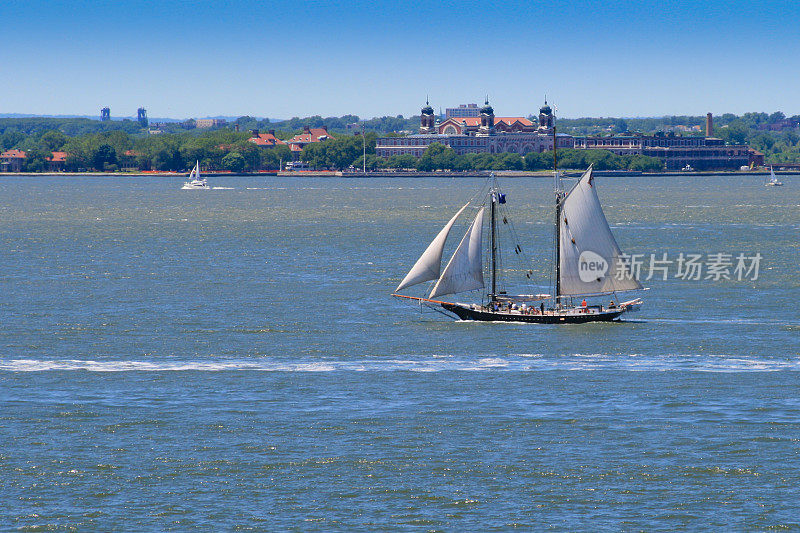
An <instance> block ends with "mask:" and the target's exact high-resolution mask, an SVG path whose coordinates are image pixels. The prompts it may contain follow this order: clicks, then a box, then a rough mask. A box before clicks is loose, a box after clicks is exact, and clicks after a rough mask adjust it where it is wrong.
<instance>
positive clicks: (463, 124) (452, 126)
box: [437, 117, 536, 135]
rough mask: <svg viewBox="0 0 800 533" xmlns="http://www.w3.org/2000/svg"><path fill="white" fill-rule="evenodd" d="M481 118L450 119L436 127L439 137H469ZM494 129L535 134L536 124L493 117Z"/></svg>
mask: <svg viewBox="0 0 800 533" xmlns="http://www.w3.org/2000/svg"><path fill="white" fill-rule="evenodd" d="M480 125H481V117H451V118H448V119H447V120H445V121H444V122H441V123H440V124H439V125H438V126H437V131H438V132H439V134H440V135H469V134H470V133H476V132H477V131H478V129H479V128H480ZM494 129H495V131H496V132H502V133H521V132H535V131H536V124H534V123H533V122H531V121H530V120H528V119H527V118H525V117H495V119H494Z"/></svg>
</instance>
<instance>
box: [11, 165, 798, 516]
mask: <svg viewBox="0 0 800 533" xmlns="http://www.w3.org/2000/svg"><path fill="white" fill-rule="evenodd" d="M216 181H217V183H215V185H218V187H219V188H217V189H215V190H212V191H181V190H179V188H180V182H181V180H180V178H176V179H164V178H128V179H114V178H60V177H42V178H2V179H0V243H2V245H3V253H2V254H0V295H2V297H1V298H0V310H1V311H0V312H1V313H2V314H1V315H0V318H2V328H1V329H0V493H1V494H2V502H3V504H2V505H0V529H3V530H23V531H51V530H79V531H86V530H97V531H110V530H131V531H144V530H148V531H150V530H153V531H162V530H187V529H193V528H198V529H202V530H208V531H220V530H264V531H273V530H286V529H289V530H303V531H330V530H348V531H350V530H424V531H428V530H450V531H453V530H455V531H464V530H475V531H477V530H506V529H512V528H519V529H522V530H531V529H533V530H539V529H546V528H556V529H569V530H598V529H613V530H619V529H626V530H672V529H680V528H685V529H692V530H720V529H738V530H742V529H747V530H752V529H782V528H789V529H798V528H800V504H798V503H797V502H798V501H800V457H798V452H800V399H799V398H798V394H800V393H799V392H798V390H800V389H799V387H798V385H800V379H799V378H800V373H798V370H800V340H798V336H800V309H798V301H797V300H798V297H800V290H798V273H799V272H800V269H798V260H800V253H798V252H799V251H800V245H798V235H800V231H798V230H800V178H798V177H787V178H785V179H784V182H785V183H786V186H784V187H782V188H779V189H775V188H767V187H763V186H761V178H759V177H732V178H723V177H710V178H694V177H678V178H675V177H670V178H666V177H663V178H662V177H656V178H599V180H598V182H599V187H600V196H601V199H602V200H603V203H604V205H605V207H606V212H607V216H608V218H609V222H610V223H611V224H612V226H613V228H614V231H615V233H616V235H617V239H618V241H619V242H620V245H621V246H622V248H623V249H624V250H625V251H627V252H629V253H642V254H646V255H648V256H649V254H650V253H656V254H659V255H660V254H662V253H668V255H669V257H670V258H675V257H676V256H677V254H678V253H680V252H685V253H702V254H707V253H718V252H722V253H731V254H736V253H740V252H744V253H747V254H754V253H756V252H758V253H761V254H762V256H763V260H762V262H761V273H760V274H761V275H760V277H759V279H758V280H755V281H743V282H738V281H734V280H731V281H728V280H721V281H711V280H707V281H691V280H686V281H684V280H680V279H674V278H671V279H668V280H667V281H662V280H660V279H652V280H650V281H647V282H646V285H647V286H649V287H651V290H650V291H649V292H646V293H644V297H645V299H646V304H645V306H644V308H643V310H642V312H641V313H639V314H638V315H633V318H635V319H636V320H635V321H630V322H625V323H622V324H594V325H583V326H542V325H518V324H517V325H515V324H485V323H470V322H454V321H450V320H448V319H446V318H445V317H443V316H441V315H438V314H435V313H432V312H430V311H424V312H422V311H420V310H419V309H418V308H416V307H414V306H413V305H409V304H407V303H404V302H401V301H396V300H394V299H392V298H390V297H389V296H388V294H389V293H390V292H391V291H392V290H393V289H394V288H395V286H396V285H397V283H398V282H399V280H400V278H401V277H402V276H403V275H404V274H405V272H406V270H407V269H408V268H409V267H410V266H411V264H412V263H413V262H414V260H415V259H416V257H417V255H418V254H419V253H420V252H421V251H422V250H423V249H424V247H425V246H426V245H427V242H428V240H429V239H430V238H431V237H432V236H433V235H435V233H436V232H437V231H438V230H439V228H440V227H441V225H442V224H443V223H444V222H445V221H446V220H447V219H448V218H449V216H451V215H452V213H453V212H455V210H457V209H458V208H459V207H460V206H461V205H463V203H464V202H466V200H467V199H468V198H469V197H470V196H471V195H472V192H473V191H474V189H476V188H477V187H478V186H479V185H480V183H481V180H477V179H460V180H452V179H394V180H388V179H387V180H371V181H370V180H359V179H312V178H308V179H297V180H286V179H278V178H267V179H262V178H249V177H248V178H244V177H242V178H237V177H231V178H224V179H223V178H220V179H217V180H216ZM503 185H504V188H505V189H506V191H507V193H508V199H509V206H510V208H511V209H512V210H513V213H514V214H515V215H516V217H515V228H516V229H517V232H518V233H519V234H520V236H521V244H522V245H523V247H524V248H525V249H526V251H527V253H528V254H529V255H530V256H532V257H535V258H536V261H535V262H534V263H533V264H532V265H530V267H531V268H532V270H533V271H534V278H536V280H537V283H538V286H537V287H534V288H533V290H536V291H540V290H544V291H546V290H547V272H548V271H549V268H550V263H549V261H550V252H549V250H550V248H549V246H550V242H551V234H550V231H551V228H550V220H551V201H550V200H551V193H550V188H551V183H550V181H549V180H546V179H538V180H537V179H509V180H505V181H504V182H503ZM509 264H510V262H509Z"/></svg>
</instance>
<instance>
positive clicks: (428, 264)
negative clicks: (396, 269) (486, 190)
mask: <svg viewBox="0 0 800 533" xmlns="http://www.w3.org/2000/svg"><path fill="white" fill-rule="evenodd" d="M467 205H469V204H467ZM467 205H465V206H464V207H462V208H461V209H459V210H458V213H456V214H455V216H453V218H451V219H450V222H448V223H447V224H446V225H445V227H444V228H442V231H440V232H439V234H438V235H437V236H436V238H434V239H433V241H431V243H430V244H429V245H428V247H427V248H426V249H425V251H424V252H423V253H422V255H421V256H420V257H419V259H417V262H416V263H414V266H413V267H411V270H409V271H408V274H406V277H405V278H403V281H401V282H400V285H398V286H397V289H395V292H398V291H400V290H402V289H405V288H406V287H411V286H412V285H416V284H418V283H423V282H425V281H431V280H433V279H436V278H438V277H439V273H440V272H441V269H442V250H444V243H445V241H446V240H447V236H448V235H449V234H450V229H451V228H452V227H453V224H455V222H456V219H457V218H458V216H459V215H460V214H461V213H462V212H463V211H464V209H466V208H467Z"/></svg>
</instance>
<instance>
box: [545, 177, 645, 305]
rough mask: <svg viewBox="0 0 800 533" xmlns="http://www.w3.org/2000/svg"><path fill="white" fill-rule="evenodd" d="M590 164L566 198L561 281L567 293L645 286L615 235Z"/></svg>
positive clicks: (597, 291)
mask: <svg viewBox="0 0 800 533" xmlns="http://www.w3.org/2000/svg"><path fill="white" fill-rule="evenodd" d="M594 185H595V184H594V180H593V176H592V167H589V170H587V171H586V172H585V173H584V174H583V176H581V179H580V180H579V181H578V183H577V184H576V185H575V187H574V188H573V189H572V190H571V191H570V192H569V194H568V195H567V197H566V198H565V199H564V200H563V204H562V210H561V218H560V220H559V231H560V239H559V242H560V281H561V291H560V293H561V294H563V295H576V294H604V293H611V292H616V291H628V290H634V289H641V288H642V284H641V283H639V280H637V279H636V278H634V277H633V276H632V275H631V270H630V265H629V264H628V262H626V261H625V260H624V258H621V257H620V256H621V254H622V253H621V251H620V249H619V246H618V245H617V241H616V240H614V235H612V234H611V228H609V227H608V222H607V221H606V217H605V215H604V214H603V209H602V207H601V206H600V200H599V198H598V197H597V193H596V191H595V187H594Z"/></svg>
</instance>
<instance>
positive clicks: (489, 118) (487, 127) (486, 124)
mask: <svg viewBox="0 0 800 533" xmlns="http://www.w3.org/2000/svg"><path fill="white" fill-rule="evenodd" d="M478 133H479V134H480V135H494V109H492V106H490V105H489V97H488V96H487V97H486V102H485V104H484V106H483V107H482V108H481V127H480V128H479V129H478Z"/></svg>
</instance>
